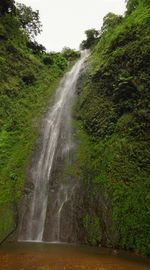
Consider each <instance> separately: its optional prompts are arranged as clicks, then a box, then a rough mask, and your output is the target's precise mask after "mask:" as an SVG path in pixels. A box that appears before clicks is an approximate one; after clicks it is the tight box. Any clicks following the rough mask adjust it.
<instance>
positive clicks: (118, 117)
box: [74, 0, 150, 254]
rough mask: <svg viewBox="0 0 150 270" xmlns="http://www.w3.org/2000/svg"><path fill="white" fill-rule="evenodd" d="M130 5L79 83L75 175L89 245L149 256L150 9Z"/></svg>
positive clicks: (105, 31)
mask: <svg viewBox="0 0 150 270" xmlns="http://www.w3.org/2000/svg"><path fill="white" fill-rule="evenodd" d="M133 2H134V3H135V4H134V5H132V4H133ZM127 7H128V9H127V12H126V14H125V16H124V17H121V16H117V15H114V14H111V13H110V14H108V15H107V16H106V17H105V18H104V24H103V27H102V29H101V34H100V37H99V38H98V39H96V44H95V43H94V45H92V49H91V56H90V59H89V63H88V66H87V69H86V72H85V73H84V74H83V75H82V77H81V78H80V83H79V86H78V102H77V105H76V108H75V112H74V116H75V127H76V136H77V138H78V140H80V143H79V145H78V151H77V156H76V166H75V167H74V172H75V173H76V174H77V176H78V177H79V178H80V180H81V182H82V190H83V192H82V196H83V198H81V201H82V205H84V208H83V209H82V211H81V210H80V212H81V214H80V215H79V221H80V223H81V226H82V228H83V235H84V237H83V238H82V241H83V242H86V243H88V244H90V245H102V246H107V247H114V248H123V249H130V250H135V251H137V252H141V253H144V254H149V252H150V245H149V244H150V238H149V236H150V234H149V233H148V232H149V220H150V212H149V207H148V201H149V192H148V190H149V183H150V182H149V181H150V179H149V133H148V130H149V127H148V125H149V112H148V102H149V88H150V81H149V76H150V57H149V55H150V17H149V14H150V5H149V1H132V0H131V1H128V6H127ZM85 44H88V42H85V41H84V43H82V45H85Z"/></svg>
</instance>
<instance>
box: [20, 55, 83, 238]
mask: <svg viewBox="0 0 150 270" xmlns="http://www.w3.org/2000/svg"><path fill="white" fill-rule="evenodd" d="M87 56H88V53H87V52H83V53H82V55H81V58H80V59H79V60H78V62H77V63H76V64H75V65H74V66H73V68H72V69H71V71H70V72H68V73H67V74H66V75H65V76H64V78H63V79H62V80H61V82H60V85H59V87H58V89H57V91H56V95H55V100H54V104H53V106H51V107H50V108H49V110H48V112H47V114H46V117H45V118H44V119H43V122H42V126H41V134H40V138H39V141H38V143H37V146H36V150H35V153H33V160H32V162H31V166H30V168H29V172H28V175H27V178H28V181H27V185H26V187H25V194H24V200H23V207H22V209H21V214H20V221H19V240H21V241H22V240H23V241H43V239H46V240H50V241H61V218H62V211H63V208H64V206H65V204H66V203H67V201H69V200H70V199H71V196H72V193H73V192H74V189H75V186H76V183H75V181H74V180H72V179H70V180H69V181H68V180H67V181H64V179H63V181H62V180H61V179H62V178H63V177H62V176H60V172H61V171H62V168H61V167H62V166H60V164H61V165H63V166H64V160H65V159H69V158H70V156H71V152H72V151H73V149H74V141H73V136H72V127H71V109H72V105H73V101H74V97H75V91H76V84H77V81H78V78H79V75H80V72H81V70H82V69H83V67H84V63H85V59H86V58H87ZM59 160H60V162H59ZM57 164H58V165H59V166H58V165H57ZM56 167H60V168H57V172H58V173H57V175H59V176H58V177H56V178H57V179H55V180H54V171H55V168H56ZM49 220H50V221H49ZM46 224H47V225H46ZM45 227H47V228H48V229H47V231H48V232H46V229H45ZM44 235H45V236H44ZM66 239H67V238H66Z"/></svg>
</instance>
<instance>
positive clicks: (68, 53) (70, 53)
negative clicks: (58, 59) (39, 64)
mask: <svg viewBox="0 0 150 270" xmlns="http://www.w3.org/2000/svg"><path fill="white" fill-rule="evenodd" d="M62 55H63V56H64V57H65V58H66V59H67V61H74V60H76V59H77V58H79V57H80V52H78V51H75V50H73V49H70V48H68V47H64V48H63V50H62Z"/></svg>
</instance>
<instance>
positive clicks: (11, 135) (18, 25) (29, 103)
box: [0, 0, 68, 241]
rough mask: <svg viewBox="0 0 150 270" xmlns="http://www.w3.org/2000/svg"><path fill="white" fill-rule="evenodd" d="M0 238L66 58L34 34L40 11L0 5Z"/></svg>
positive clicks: (14, 210) (14, 212)
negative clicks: (37, 38)
mask: <svg viewBox="0 0 150 270" xmlns="http://www.w3.org/2000/svg"><path fill="white" fill-rule="evenodd" d="M0 14H1V17H0V94H1V95H0V127H1V130H0V148H1V150H0V152H1V156H0V171H1V173H0V216H1V218H0V241H1V240H3V239H4V238H5V237H6V236H7V235H8V234H9V233H10V232H11V231H13V229H15V228H16V225H17V221H18V207H19V203H20V198H21V195H22V190H23V186H24V181H25V170H26V168H27V164H28V163H29V159H30V155H31V152H32V149H33V145H34V144H35V141H36V137H37V133H38V132H37V128H38V126H39V119H41V116H42V115H43V114H44V113H45V111H46V108H47V106H48V102H49V100H50V97H52V95H53V93H54V91H55V89H56V87H57V85H58V82H59V80H60V78H61V76H62V75H63V74H64V72H65V71H66V69H67V68H68V60H67V59H66V57H64V56H63V54H61V53H47V52H46V50H45V48H44V47H43V46H42V45H40V44H38V43H37V42H36V41H35V40H34V39H33V37H34V36H35V35H37V33H39V32H40V31H41V30H40V29H41V28H40V27H41V23H40V20H39V14H38V11H36V12H34V11H32V9H31V8H30V7H26V6H24V5H16V6H15V5H14V1H12V0H8V1H6V0H5V1H2V2H1V4H0Z"/></svg>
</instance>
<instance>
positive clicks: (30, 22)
mask: <svg viewBox="0 0 150 270" xmlns="http://www.w3.org/2000/svg"><path fill="white" fill-rule="evenodd" d="M16 6H17V15H18V17H19V20H20V23H21V26H22V28H23V30H24V31H25V33H26V34H27V35H28V37H29V38H31V39H33V38H34V37H35V36H37V35H38V34H40V33H41V31H42V30H41V27H42V25H41V22H40V18H39V11H38V10H36V11H33V10H32V8H31V7H27V6H25V5H24V4H20V3H18V4H17V5H16Z"/></svg>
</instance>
